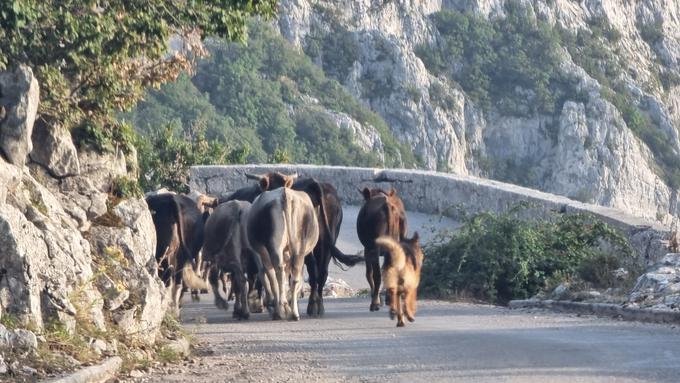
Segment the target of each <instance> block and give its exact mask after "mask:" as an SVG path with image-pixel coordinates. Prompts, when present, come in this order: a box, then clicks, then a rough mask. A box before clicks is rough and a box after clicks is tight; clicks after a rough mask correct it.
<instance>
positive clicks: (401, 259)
mask: <svg viewBox="0 0 680 383" xmlns="http://www.w3.org/2000/svg"><path fill="white" fill-rule="evenodd" d="M375 244H376V245H378V246H380V247H383V248H384V249H385V250H387V252H386V253H385V266H384V271H383V279H384V280H385V288H388V289H389V288H396V287H397V285H398V283H399V272H400V271H401V270H402V269H403V268H404V266H406V254H405V253H404V249H402V247H401V245H400V244H399V242H397V241H395V240H394V239H393V238H391V237H389V236H382V237H379V238H378V239H376V240H375Z"/></svg>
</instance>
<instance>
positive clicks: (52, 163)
mask: <svg viewBox="0 0 680 383" xmlns="http://www.w3.org/2000/svg"><path fill="white" fill-rule="evenodd" d="M32 141H33V151H32V152H31V155H30V156H31V160H33V161H34V162H36V163H38V164H40V165H42V166H44V167H45V168H46V169H47V170H48V171H49V172H50V174H51V175H52V176H54V177H56V178H63V177H67V176H73V175H77V174H79V173H80V163H79V162H78V152H77V151H76V147H75V145H73V140H72V139H71V133H70V132H69V131H67V130H66V129H64V128H62V127H61V126H59V125H49V124H46V123H44V122H40V121H39V122H38V123H37V124H36V125H35V127H34V129H33V135H32Z"/></svg>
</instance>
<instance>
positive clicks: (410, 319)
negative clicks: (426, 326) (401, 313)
mask: <svg viewBox="0 0 680 383" xmlns="http://www.w3.org/2000/svg"><path fill="white" fill-rule="evenodd" d="M406 319H408V321H409V322H415V321H416V318H414V317H412V316H410V315H406Z"/></svg>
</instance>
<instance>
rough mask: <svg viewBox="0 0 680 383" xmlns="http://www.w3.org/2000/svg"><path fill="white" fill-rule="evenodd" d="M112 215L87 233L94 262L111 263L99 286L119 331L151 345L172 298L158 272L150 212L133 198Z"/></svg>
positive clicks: (141, 201)
mask: <svg viewBox="0 0 680 383" xmlns="http://www.w3.org/2000/svg"><path fill="white" fill-rule="evenodd" d="M107 214H108V215H109V216H110V217H109V218H108V219H107V220H106V225H103V224H98V225H93V226H92V227H91V228H90V230H89V233H88V235H89V237H88V238H89V240H90V243H91V244H92V246H93V247H94V248H95V251H94V253H95V254H97V257H98V258H99V260H95V262H99V263H101V264H105V265H107V266H106V267H107V273H106V274H107V275H106V277H105V278H98V279H97V281H96V282H95V284H96V285H97V287H98V288H99V290H100V291H101V292H102V294H103V296H104V305H105V307H107V308H108V309H109V310H110V311H111V317H112V318H113V320H114V322H115V323H116V325H117V326H118V327H119V328H120V330H121V331H124V332H126V333H128V334H131V335H132V336H134V337H136V338H137V339H138V340H139V341H141V342H144V343H149V344H152V343H154V342H155V340H156V337H157V335H158V333H159V329H160V325H161V322H162V321H163V318H164V317H165V312H166V308H167V306H168V297H167V291H166V288H165V286H164V285H163V283H162V282H161V280H160V279H159V278H158V276H157V271H156V260H155V258H154V249H155V245H156V231H155V229H154V226H153V220H152V218H151V213H150V212H149V209H148V207H147V205H146V202H145V201H144V200H143V199H128V200H124V201H122V202H121V203H120V204H118V205H117V206H116V207H114V208H113V209H112V210H111V211H110V212H109V213H107Z"/></svg>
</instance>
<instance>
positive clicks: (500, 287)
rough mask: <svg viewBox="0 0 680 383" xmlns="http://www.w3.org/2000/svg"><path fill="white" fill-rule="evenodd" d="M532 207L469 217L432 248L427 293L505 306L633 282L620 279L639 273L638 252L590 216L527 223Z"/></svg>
mask: <svg viewBox="0 0 680 383" xmlns="http://www.w3.org/2000/svg"><path fill="white" fill-rule="evenodd" d="M525 208H526V207H524V206H519V205H518V206H517V207H515V208H514V209H511V210H510V211H508V212H506V213H503V214H499V215H494V214H490V213H480V214H476V215H472V216H469V217H465V218H464V219H463V222H464V224H463V226H462V227H461V229H460V230H459V231H458V232H456V233H454V234H448V235H443V236H440V237H439V238H438V239H436V240H435V241H433V242H432V243H430V244H429V245H428V246H427V247H426V249H425V261H424V265H423V272H422V281H421V285H420V291H421V292H422V293H424V295H426V296H430V297H438V298H462V299H472V300H480V301H485V302H491V303H498V304H506V303H507V302H508V301H510V300H512V299H526V298H530V297H533V296H534V295H536V294H538V293H539V292H542V291H546V290H551V289H553V288H554V287H556V286H557V285H559V284H560V283H563V282H566V283H570V284H573V285H579V286H581V287H582V288H596V289H606V288H609V287H619V286H622V285H625V284H627V283H630V280H626V279H625V278H624V279H621V278H618V277H617V276H616V275H615V273H614V271H615V270H617V269H620V268H624V269H627V270H630V269H632V268H634V266H633V265H634V257H633V251H632V249H631V247H630V246H629V244H628V243H627V241H626V239H625V238H624V237H623V236H622V235H621V234H620V233H619V232H618V231H617V230H615V229H614V228H612V227H610V226H609V225H607V224H606V223H604V222H602V221H600V220H598V219H596V218H594V217H592V216H590V215H585V214H574V215H572V214H558V213H556V214H555V215H554V216H553V217H550V219H532V220H527V219H526V218H522V217H521V214H522V211H523V210H524V209H525ZM631 274H633V273H631Z"/></svg>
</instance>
